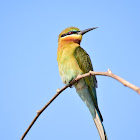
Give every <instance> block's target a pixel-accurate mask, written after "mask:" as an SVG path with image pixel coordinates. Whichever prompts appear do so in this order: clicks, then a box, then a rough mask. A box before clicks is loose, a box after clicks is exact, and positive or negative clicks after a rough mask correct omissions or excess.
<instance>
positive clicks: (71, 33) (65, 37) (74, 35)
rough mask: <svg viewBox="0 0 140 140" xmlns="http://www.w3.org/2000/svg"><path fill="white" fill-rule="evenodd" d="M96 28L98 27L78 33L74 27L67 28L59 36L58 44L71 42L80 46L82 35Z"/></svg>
mask: <svg viewBox="0 0 140 140" xmlns="http://www.w3.org/2000/svg"><path fill="white" fill-rule="evenodd" d="M96 28H98V27H94V28H89V29H86V30H82V31H80V30H79V29H78V28H76V27H68V28H66V29H65V30H63V31H62V32H61V33H60V34H59V38H58V42H61V41H62V42H63V41H67V42H69V41H70V42H71V41H72V42H75V43H78V44H80V42H81V40H82V35H84V34H85V33H87V32H89V31H91V30H93V29H96Z"/></svg>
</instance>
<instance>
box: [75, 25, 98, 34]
mask: <svg viewBox="0 0 140 140" xmlns="http://www.w3.org/2000/svg"><path fill="white" fill-rule="evenodd" d="M97 28H98V27H94V28H89V29H86V30H83V31H80V32H78V33H77V34H78V35H83V34H85V33H87V32H89V31H91V30H94V29H97Z"/></svg>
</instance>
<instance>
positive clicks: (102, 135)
mask: <svg viewBox="0 0 140 140" xmlns="http://www.w3.org/2000/svg"><path fill="white" fill-rule="evenodd" d="M95 112H96V117H95V118H94V122H95V125H96V127H97V129H98V132H99V135H100V138H101V140H107V135H106V132H105V129H104V126H103V124H102V122H101V119H100V117H99V113H98V112H97V110H95Z"/></svg>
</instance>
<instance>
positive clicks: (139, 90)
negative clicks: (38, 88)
mask: <svg viewBox="0 0 140 140" xmlns="http://www.w3.org/2000/svg"><path fill="white" fill-rule="evenodd" d="M91 75H102V76H109V77H112V78H114V79H116V80H117V81H119V82H120V83H122V84H123V85H124V86H127V87H129V88H131V89H133V90H134V91H136V92H137V93H138V94H140V88H139V87H136V86H135V85H133V84H131V83H129V82H128V81H126V80H124V79H123V78H121V77H119V76H117V75H115V74H113V73H112V72H111V70H109V69H108V72H95V71H89V72H88V73H85V74H83V75H79V76H77V77H76V78H75V79H74V80H72V81H71V82H70V84H67V85H65V86H64V87H63V88H61V89H58V90H57V93H56V94H55V95H54V97H53V98H52V99H51V100H50V101H49V102H48V103H47V104H46V105H45V106H44V107H43V108H42V109H40V110H38V111H37V114H36V116H35V118H34V119H33V121H32V122H31V124H30V125H29V127H28V128H27V130H26V131H25V133H24V134H23V136H22V137H21V139H20V140H23V139H24V137H25V136H26V134H27V133H28V132H29V130H30V129H31V127H32V126H33V124H34V123H35V122H36V120H37V119H38V117H39V116H40V115H41V113H42V112H43V111H44V110H45V109H46V108H47V107H48V106H49V105H50V104H51V103H52V102H53V100H54V99H55V98H56V97H57V96H58V95H59V94H60V93H61V92H62V91H64V90H65V89H66V88H68V87H71V86H72V85H73V84H75V83H76V82H78V81H79V80H80V79H82V78H85V77H88V76H91Z"/></svg>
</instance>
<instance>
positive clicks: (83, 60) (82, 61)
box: [74, 46, 98, 106]
mask: <svg viewBox="0 0 140 140" xmlns="http://www.w3.org/2000/svg"><path fill="white" fill-rule="evenodd" d="M74 55H75V58H76V60H77V63H78V65H79V67H80V69H81V70H82V71H83V73H88V72H89V71H93V67H92V63H91V60H90V57H89V55H88V54H87V52H86V51H85V50H84V49H83V48H81V47H80V46H79V47H77V48H76V49H75V53H74ZM85 81H86V83H87V85H88V86H89V89H90V91H91V93H92V94H93V96H94V100H95V106H96V105H97V96H96V91H95V88H96V87H97V80H96V77H95V76H90V77H86V78H85ZM93 89H94V92H93ZM97 106H98V105H97Z"/></svg>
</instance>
